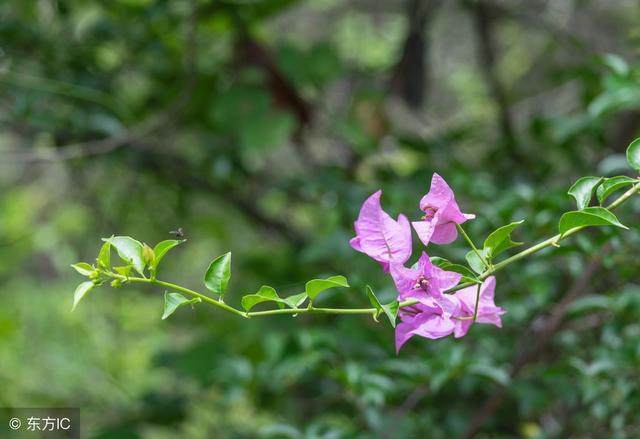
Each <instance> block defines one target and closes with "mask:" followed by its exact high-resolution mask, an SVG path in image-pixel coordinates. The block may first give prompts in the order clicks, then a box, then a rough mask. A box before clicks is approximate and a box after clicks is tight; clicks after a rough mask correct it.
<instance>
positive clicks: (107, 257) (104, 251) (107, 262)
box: [96, 242, 111, 269]
mask: <svg viewBox="0 0 640 439" xmlns="http://www.w3.org/2000/svg"><path fill="white" fill-rule="evenodd" d="M96 261H97V262H98V266H99V267H102V268H107V269H108V268H110V267H111V244H110V243H108V242H105V243H104V244H102V247H101V248H100V252H99V253H98V259H96Z"/></svg>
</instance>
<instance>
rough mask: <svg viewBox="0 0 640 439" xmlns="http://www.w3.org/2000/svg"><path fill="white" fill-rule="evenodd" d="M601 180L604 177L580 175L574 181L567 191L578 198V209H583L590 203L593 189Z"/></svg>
mask: <svg viewBox="0 0 640 439" xmlns="http://www.w3.org/2000/svg"><path fill="white" fill-rule="evenodd" d="M601 181H602V177H580V178H579V179H577V180H576V182H575V183H573V186H571V188H570V189H569V192H567V193H568V194H569V195H571V196H572V197H573V198H575V199H576V204H577V205H578V210H582V209H584V208H585V207H587V206H588V205H589V202H590V201H591V197H592V196H593V190H594V189H595V188H596V186H598V185H599V184H600V182H601Z"/></svg>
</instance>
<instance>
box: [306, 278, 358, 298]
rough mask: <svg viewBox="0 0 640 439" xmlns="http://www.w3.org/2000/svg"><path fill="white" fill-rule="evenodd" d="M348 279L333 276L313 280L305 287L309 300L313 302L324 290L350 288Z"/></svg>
mask: <svg viewBox="0 0 640 439" xmlns="http://www.w3.org/2000/svg"><path fill="white" fill-rule="evenodd" d="M348 286H349V284H348V283H347V278H346V277H344V276H331V277H328V278H326V279H312V280H310V281H309V282H307V284H306V285H305V287H304V291H305V293H307V295H308V296H309V299H311V300H313V299H315V298H316V296H317V295H318V294H320V293H321V292H323V291H324V290H328V289H329V288H334V287H348Z"/></svg>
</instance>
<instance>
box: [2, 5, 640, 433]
mask: <svg viewBox="0 0 640 439" xmlns="http://www.w3.org/2000/svg"><path fill="white" fill-rule="evenodd" d="M421 3H422V4H424V5H426V6H428V8H427V10H428V11H431V12H432V14H431V15H429V14H427V15H429V17H424V20H422V21H420V20H414V19H416V18H417V17H423V16H424V15H425V13H424V10H423V9H419V11H423V12H415V11H414V10H413V9H412V6H415V5H416V4H418V5H419V4H421ZM560 3H561V4H560ZM406 6H407V7H405V5H404V4H401V3H398V2H374V1H359V2H351V3H342V2H336V1H330V0H329V1H319V2H315V1H314V2H312V1H307V2H302V1H292V0H256V1H235V0H225V1H210V0H206V1H205V0H174V1H168V0H117V1H111V2H100V1H86V0H64V1H62V0H59V1H55V0H40V1H37V2H22V1H18V0H13V1H7V2H3V3H2V4H0V16H1V17H2V20H0V41H2V44H1V45H0V102H1V104H2V105H1V107H0V121H1V123H2V128H3V129H2V130H1V131H0V154H1V155H0V188H1V192H0V293H1V297H2V306H0V365H1V367H0V389H1V391H0V405H2V406H13V407H20V406H61V407H67V406H77V407H80V408H81V416H82V427H83V432H84V433H83V434H84V435H85V436H86V437H93V438H138V437H140V438H159V439H161V438H173V437H185V438H212V437H215V438H218V437H219V438H227V437H229V438H232V437H233V438H235V437H273V438H275V437H278V438H280V437H290V438H302V437H304V438H320V437H321V438H338V437H394V438H405V437H406V438H409V437H430V438H441V437H451V436H452V435H453V436H458V435H462V434H463V433H464V431H465V430H466V429H467V428H469V426H470V425H471V424H472V421H473V419H474V418H475V417H476V416H478V415H479V414H480V413H482V410H483V407H486V403H487V401H489V400H491V398H496V395H497V398H499V399H500V402H501V404H498V405H497V408H496V409H495V410H491V411H490V412H489V413H488V415H487V416H486V417H485V418H483V419H482V422H481V425H480V427H481V428H480V431H481V433H480V434H481V435H484V436H483V437H527V438H543V437H544V438H547V437H620V438H627V437H628V438H633V437H638V435H640V423H639V421H638V417H637V412H638V410H639V409H640V389H639V388H638V384H637V383H638V378H639V377H638V370H640V369H639V366H640V348H639V346H640V345H639V344H638V337H639V336H640V325H639V324H638V321H640V285H639V284H638V275H637V273H638V272H639V268H640V263H639V262H638V260H637V258H636V257H635V255H636V254H637V251H638V248H640V235H639V234H638V230H637V224H636V222H635V219H637V215H638V211H639V209H640V206H639V205H638V202H637V201H635V202H631V203H628V205H625V206H624V207H623V208H622V209H621V210H620V211H619V212H617V215H618V216H619V218H620V220H621V221H622V222H623V223H624V224H626V225H628V226H630V228H631V231H629V232H626V233H625V234H624V235H621V234H620V232H619V231H618V230H613V229H608V228H607V229H602V230H593V231H590V232H588V233H585V234H584V235H583V236H576V237H575V238H572V239H571V240H567V241H566V243H563V244H562V246H561V248H559V249H553V250H548V251H545V252H543V253H542V254H540V255H539V256H538V257H536V258H532V259H529V260H527V261H526V262H521V263H519V264H518V265H514V266H513V268H511V267H510V269H509V270H507V271H505V272H503V273H501V274H500V276H499V277H498V284H497V285H498V286H497V290H496V302H497V303H498V304H499V305H500V306H502V307H504V308H506V309H507V310H508V314H506V315H505V316H504V319H503V320H504V328H503V329H501V330H498V329H496V328H494V327H477V328H474V329H473V330H472V331H471V332H470V334H469V336H467V337H466V338H464V339H463V340H453V339H443V340H438V341H427V340H412V341H411V342H410V343H409V344H408V345H407V346H406V347H405V348H404V350H403V352H402V353H401V354H400V355H399V356H396V355H395V354H394V347H393V333H392V331H391V330H390V328H389V326H388V325H387V324H386V323H383V322H381V323H375V322H373V321H372V320H371V319H367V318H359V317H341V316H322V315H319V316H299V317H295V318H291V317H285V316H282V317H280V316H274V317H273V318H261V319H252V320H251V321H244V320H242V319H240V318H237V317H235V316H232V315H227V314H225V313H221V312H216V310H214V309H209V308H207V307H204V306H196V307H194V309H193V310H192V309H191V307H189V306H185V307H183V308H181V309H180V310H179V311H178V312H176V313H175V314H174V315H172V316H171V318H169V319H167V320H166V321H162V320H161V319H160V318H161V316H162V313H163V298H162V291H157V290H154V289H145V288H132V287H128V288H126V289H119V290H114V289H107V288H102V289H94V290H92V291H91V292H89V293H88V296H87V297H86V298H85V299H84V301H83V303H82V306H81V307H79V309H78V310H76V311H75V312H74V313H70V309H71V303H72V296H73V289H74V287H75V285H76V284H77V283H79V279H80V278H79V277H78V276H77V274H76V273H74V272H73V270H71V269H70V268H69V264H71V263H74V262H76V261H78V260H92V259H93V258H95V255H96V254H97V252H98V250H99V248H100V245H101V244H102V243H101V241H100V239H99V238H100V237H109V236H111V235H114V234H115V235H118V234H126V235H131V236H135V237H137V238H140V239H142V240H144V241H145V242H149V243H156V242H159V241H162V240H164V239H169V238H170V237H171V236H170V235H169V233H168V232H169V231H170V230H174V229H176V228H177V227H183V228H184V230H185V231H186V235H187V238H188V242H187V243H185V244H183V245H181V246H180V247H178V248H176V249H174V250H172V252H171V255H170V257H167V258H166V259H165V260H164V261H163V266H162V269H161V271H162V273H161V276H162V278H163V279H167V280H176V281H180V283H181V284H184V285H186V286H189V287H192V288H194V289H198V290H199V291H203V292H204V291H205V288H204V285H202V278H203V275H204V273H205V271H206V269H207V263H208V262H209V261H211V260H212V259H213V258H214V257H215V256H217V255H220V254H222V253H224V252H227V251H233V254H234V267H233V272H234V275H233V278H232V280H231V282H230V284H229V290H228V292H227V294H226V296H225V300H226V301H227V302H228V303H232V304H233V305H235V306H238V307H239V306H240V304H239V300H240V299H239V298H240V296H241V295H242V294H245V293H248V292H254V291H256V290H257V289H258V286H259V285H262V284H264V283H268V284H269V285H273V286H274V287H275V288H276V290H277V291H278V293H281V292H283V293H286V294H288V293H296V292H300V291H302V290H303V288H304V282H305V281H306V280H308V279H310V278H313V277H326V276H328V275H333V274H338V273H339V274H345V275H347V276H348V277H349V281H350V284H351V285H352V287H353V288H351V289H349V290H345V289H335V290H328V291H327V292H326V293H324V294H323V296H322V297H321V299H320V300H321V303H322V304H325V305H327V306H330V305H340V306H344V307H358V306H368V305H367V304H368V303H369V301H368V299H367V295H366V291H365V288H364V287H365V285H366V284H370V285H372V286H373V287H374V290H375V291H376V294H377V295H378V296H379V297H380V300H381V301H382V302H383V303H385V302H387V301H388V300H390V299H391V298H392V297H393V296H394V291H393V289H392V284H391V282H390V280H389V279H388V278H387V277H386V276H385V275H384V274H383V273H381V272H380V270H379V267H378V265H377V264H375V263H373V262H371V261H370V260H368V259H367V258H366V256H364V255H361V254H359V253H356V252H354V251H353V250H351V249H350V248H349V246H348V238H349V237H350V236H351V235H352V233H353V232H352V222H353V220H354V219H355V218H356V215H357V211H358V209H359V206H360V203H361V202H362V201H363V200H364V199H365V197H366V196H367V195H368V194H370V193H372V192H373V191H375V190H377V189H378V188H379V187H384V196H383V198H384V205H385V209H387V210H388V211H389V212H390V213H392V214H394V215H397V213H398V212H401V211H402V212H405V213H407V214H410V216H414V217H415V216H416V215H418V206H417V200H418V199H419V196H421V195H422V194H424V193H425V192H426V190H427V185H428V179H429V178H430V175H431V173H432V172H434V171H437V172H438V173H440V174H441V175H443V176H444V177H445V178H446V179H447V181H448V182H449V183H450V184H451V186H452V187H454V188H455V190H456V193H457V194H458V197H459V202H460V204H461V206H463V210H464V211H465V212H471V213H475V214H477V215H478V218H477V219H476V220H474V221H473V222H470V223H469V227H468V231H469V233H470V234H471V235H472V236H474V237H475V239H476V242H482V239H483V238H484V237H486V236H487V234H488V233H489V232H490V231H491V230H494V229H496V228H497V227H499V226H502V225H505V224H508V223H511V222H513V221H518V220H521V219H524V218H526V219H527V221H526V222H525V223H523V224H522V225H521V226H519V227H518V228H517V229H516V230H515V231H514V232H513V235H514V236H513V239H514V240H516V241H525V242H526V243H531V242H535V241H537V240H538V239H541V238H543V237H547V236H550V235H552V234H555V233H556V231H557V220H558V218H559V216H560V214H561V213H562V212H565V211H567V210H571V209H573V206H574V203H573V200H572V199H571V198H570V197H569V196H568V195H567V194H566V191H567V189H568V187H569V186H570V185H571V184H572V183H573V182H574V181H575V180H576V179H577V178H578V177H580V176H583V175H601V174H602V175H607V176H611V175H618V174H621V173H628V167H627V165H626V160H625V157H624V150H625V148H626V146H627V145H628V143H629V142H630V141H631V140H632V139H633V138H634V137H637V136H638V134H639V127H640V112H639V111H638V102H639V101H638V96H640V82H639V79H638V78H640V65H638V63H637V62H635V61H634V59H635V58H634V57H635V56H636V55H637V44H638V35H637V34H638V32H637V20H638V18H640V17H638V15H639V12H638V10H637V5H635V4H631V3H628V2H611V3H603V2H598V1H593V0H591V1H581V2H558V3H556V2H553V4H551V2H537V1H535V2H527V3H526V5H524V4H520V3H517V4H510V3H508V2H489V1H484V0H483V1H482V2H478V1H476V2H466V1H460V2H438V1H428V0H425V1H424V2H420V1H418V2H416V1H408V2H407V5H406ZM412 11H413V12H412ZM487 17H489V18H488V19H487ZM414 21H418V22H420V23H421V24H422V26H421V27H420V29H422V30H423V31H424V32H422V33H420V32H417V35H418V36H417V37H416V36H415V35H416V32H415V23H414ZM412 35H413V37H412ZM487 35H489V36H490V38H487ZM412 38H414V39H413V40H412ZM415 38H418V40H415ZM412 41H413V42H414V43H411V42H412ZM415 41H417V42H418V43H415ZM420 42H421V44H419V43H420ZM407 48H409V49H407ZM487 53H489V56H487ZM611 53H617V55H611ZM421 61H424V64H423V65H422V67H420V65H421V64H420V63H421ZM421 68H422V69H423V70H421ZM415 71H418V72H419V73H420V72H421V73H420V74H419V75H418V81H417V85H416V82H415V75H413V74H412V72H415ZM398 84H400V85H398ZM407 87H408V88H407ZM407 89H408V90H409V92H410V93H411V92H412V91H413V92H415V93H417V92H418V91H422V92H424V93H425V96H426V97H425V99H424V100H423V102H422V103H421V105H420V107H419V108H415V107H412V106H411V105H405V104H404V100H407V97H406V94H404V95H403V92H401V91H399V90H407ZM403 98H404V100H403ZM104 139H106V140H104ZM101 141H103V142H106V143H100V142H101ZM623 236H624V238H623ZM605 242H606V243H607V244H605ZM416 244H417V243H416ZM467 250H468V249H467V248H466V247H465V245H464V243H463V242H462V240H459V242H458V243H457V244H456V245H453V246H448V247H443V248H437V249H436V248H434V249H433V250H431V252H432V253H433V254H432V256H433V255H437V256H442V257H446V258H447V259H449V260H452V261H463V260H464V256H465V253H466V251H467ZM509 251H510V250H508V251H507V252H505V254H508V253H509ZM416 256H417V255H414V257H413V259H412V261H413V260H415V258H416ZM572 291H573V292H574V293H573V294H571V295H570V299H571V300H567V301H566V303H565V302H564V300H565V299H564V298H566V297H567V295H568V294H569V293H571V292H572ZM559 304H560V305H559ZM259 306H260V305H257V307H259ZM559 306H560V307H559ZM257 307H256V308H257ZM561 308H562V309H561ZM558 313H561V316H560V317H561V318H560V323H559V324H558V326H557V328H555V329H554V330H553V331H552V333H551V334H550V335H549V337H548V341H547V342H545V343H543V345H542V346H540V348H539V349H538V348H537V345H536V344H537V343H538V342H539V341H541V340H543V341H546V340H545V337H546V335H545V334H546V333H545V331H546V330H547V329H548V328H549V327H550V322H551V321H552V320H553V318H554V316H556V315H558ZM381 320H382V319H381ZM532 351H533V352H532ZM525 360H526V361H525Z"/></svg>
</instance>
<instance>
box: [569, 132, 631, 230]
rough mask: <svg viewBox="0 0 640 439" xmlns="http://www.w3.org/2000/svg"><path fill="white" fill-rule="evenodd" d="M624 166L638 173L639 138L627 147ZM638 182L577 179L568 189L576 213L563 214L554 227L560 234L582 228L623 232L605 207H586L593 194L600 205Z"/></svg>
mask: <svg viewBox="0 0 640 439" xmlns="http://www.w3.org/2000/svg"><path fill="white" fill-rule="evenodd" d="M627 163H628V164H629V166H630V167H631V168H632V169H634V170H636V171H640V139H636V140H634V141H633V142H631V144H630V145H629V147H628V148H627ZM638 182H639V180H638V179H635V178H631V177H628V176H626V175H618V176H615V177H609V178H605V177H593V176H588V177H581V178H579V179H578V180H576V182H575V183H574V184H573V185H572V186H571V188H570V189H569V192H568V193H569V195H571V196H572V197H573V198H575V199H576V204H577V206H578V210H576V211H572V212H567V213H565V214H564V215H562V217H561V218H560V222H559V223H558V228H559V229H560V235H564V234H565V233H566V232H568V231H569V230H571V229H574V228H576V227H586V226H616V227H621V228H623V229H626V228H627V227H626V226H624V225H623V224H622V223H620V221H619V220H618V218H617V217H616V216H615V215H614V214H613V213H611V211H610V210H608V209H607V208H605V207H600V206H597V207H589V203H591V199H592V198H593V194H594V191H595V195H596V197H597V198H598V202H599V203H600V204H602V203H604V201H605V200H606V199H607V197H609V196H610V195H612V194H613V193H615V192H617V191H618V190H620V189H623V188H625V187H627V186H632V185H635V184H638Z"/></svg>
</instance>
